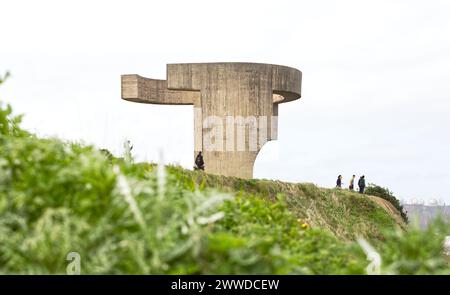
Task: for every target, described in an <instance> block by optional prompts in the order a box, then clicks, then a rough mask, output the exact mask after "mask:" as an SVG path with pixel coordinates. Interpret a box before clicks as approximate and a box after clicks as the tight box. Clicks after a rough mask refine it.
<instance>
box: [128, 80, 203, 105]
mask: <svg viewBox="0 0 450 295" xmlns="http://www.w3.org/2000/svg"><path fill="white" fill-rule="evenodd" d="M121 78H122V99H125V100H128V101H132V102H139V103H151V104H181V105H189V104H194V100H195V99H196V98H199V97H200V93H199V92H197V91H195V92H194V91H177V90H169V89H167V81H166V80H157V79H148V78H144V77H141V76H139V75H122V77H121Z"/></svg>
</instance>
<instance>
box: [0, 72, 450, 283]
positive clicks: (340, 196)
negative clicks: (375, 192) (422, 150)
mask: <svg viewBox="0 0 450 295" xmlns="http://www.w3.org/2000/svg"><path fill="white" fill-rule="evenodd" d="M0 82H1V79H0ZM449 233H450V227H449V226H447V225H445V224H444V223H443V222H436V223H434V224H433V225H432V226H430V227H429V228H428V229H426V230H419V229H417V228H415V227H411V226H410V225H407V224H406V223H405V222H404V221H403V219H402V217H401V215H400V212H399V211H397V209H396V208H395V207H394V206H393V205H392V204H391V203H390V202H388V201H386V200H383V199H381V198H377V197H373V196H366V195H359V194H357V193H352V192H349V191H346V190H336V189H323V188H319V187H317V186H315V185H313V184H296V183H285V182H280V181H269V180H243V179H238V178H231V177H221V176H214V175H208V174H204V173H202V172H197V171H195V172H194V171H189V170H184V169H182V168H180V167H173V166H167V167H165V166H162V165H160V166H158V165H155V164H149V163H133V161H132V159H130V158H128V157H125V159H123V158H115V157H112V156H111V155H108V154H107V153H105V152H104V151H100V150H98V149H96V148H94V147H92V146H86V145H82V144H77V143H70V142H64V141H61V140H59V139H42V138H38V137H36V136H35V135H33V134H30V133H29V132H27V131H24V130H22V129H21V128H20V117H15V116H13V115H12V110H11V108H10V107H9V106H6V105H4V104H2V106H1V107H0V274H65V273H66V270H67V267H68V265H69V263H70V261H68V260H67V259H68V256H69V257H70V255H69V254H70V253H72V254H73V253H76V254H77V255H79V257H80V266H81V274H366V272H367V271H366V269H367V268H368V266H369V265H370V264H373V263H374V261H371V260H368V258H367V257H368V255H367V253H365V251H367V244H369V245H371V247H373V250H374V251H376V253H378V254H379V255H380V257H381V267H380V269H379V270H380V272H381V273H383V274H444V273H446V274H450V267H449V261H448V259H447V258H446V256H445V255H444V253H443V247H442V246H443V241H444V237H445V236H446V235H449ZM358 241H359V242H358ZM362 245H366V247H363V246H362ZM363 248H364V249H363ZM369 248H370V247H369ZM369 256H370V257H373V255H372V256H371V255H369ZM371 269H377V267H372V268H371Z"/></svg>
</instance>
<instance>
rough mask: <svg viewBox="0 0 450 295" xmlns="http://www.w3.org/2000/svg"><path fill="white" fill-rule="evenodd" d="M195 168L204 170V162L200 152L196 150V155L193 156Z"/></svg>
mask: <svg viewBox="0 0 450 295" xmlns="http://www.w3.org/2000/svg"><path fill="white" fill-rule="evenodd" d="M194 169H195V170H205V162H204V161H203V155H202V152H201V151H200V152H198V155H197V157H196V158H195V167H194Z"/></svg>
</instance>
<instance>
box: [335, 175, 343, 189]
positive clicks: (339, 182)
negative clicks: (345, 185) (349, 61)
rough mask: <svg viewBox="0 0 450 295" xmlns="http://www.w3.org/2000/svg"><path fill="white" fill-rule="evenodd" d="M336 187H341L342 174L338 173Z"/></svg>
mask: <svg viewBox="0 0 450 295" xmlns="http://www.w3.org/2000/svg"><path fill="white" fill-rule="evenodd" d="M336 187H337V188H341V187H342V175H339V176H338V178H337V180H336Z"/></svg>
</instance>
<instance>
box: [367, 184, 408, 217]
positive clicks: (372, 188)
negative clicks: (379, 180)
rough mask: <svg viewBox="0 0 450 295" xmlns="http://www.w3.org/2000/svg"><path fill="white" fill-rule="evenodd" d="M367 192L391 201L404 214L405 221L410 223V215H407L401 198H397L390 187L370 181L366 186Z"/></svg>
mask: <svg viewBox="0 0 450 295" xmlns="http://www.w3.org/2000/svg"><path fill="white" fill-rule="evenodd" d="M366 194H368V195H372V196H377V197H380V198H382V199H385V200H386V201H388V202H389V203H391V204H392V205H393V206H394V207H395V209H397V210H398V212H400V215H401V216H402V218H403V220H404V221H405V223H408V216H407V215H406V212H405V211H404V210H403V206H402V205H401V204H400V200H399V199H397V197H395V196H394V193H393V192H391V191H390V190H389V189H387V188H384V187H381V186H379V185H376V184H373V183H369V186H368V187H367V188H366Z"/></svg>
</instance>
